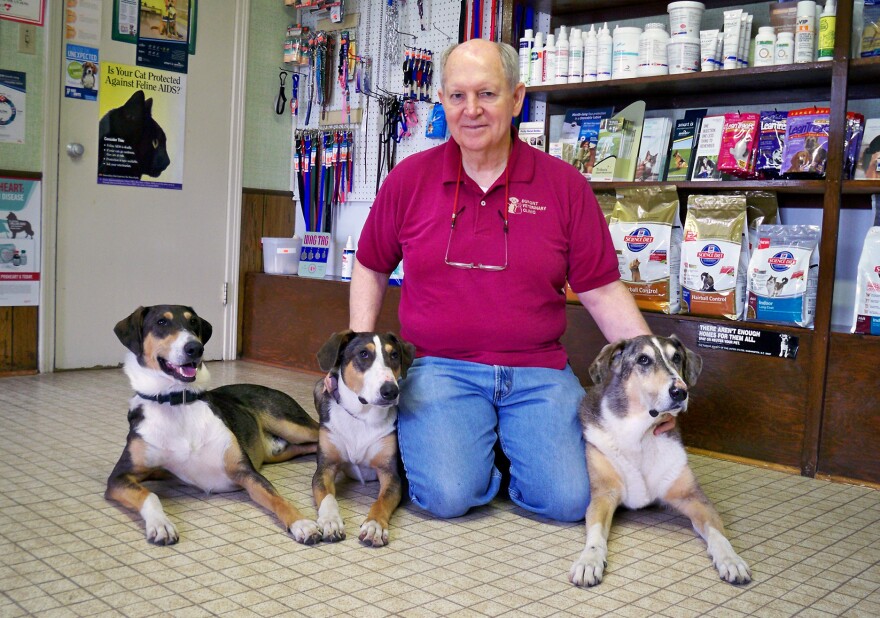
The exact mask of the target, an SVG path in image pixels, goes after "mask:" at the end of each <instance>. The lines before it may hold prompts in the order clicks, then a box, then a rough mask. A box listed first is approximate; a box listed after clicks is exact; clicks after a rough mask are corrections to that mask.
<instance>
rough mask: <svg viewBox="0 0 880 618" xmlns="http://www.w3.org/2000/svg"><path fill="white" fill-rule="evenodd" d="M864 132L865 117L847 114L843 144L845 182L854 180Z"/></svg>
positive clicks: (853, 113)
mask: <svg viewBox="0 0 880 618" xmlns="http://www.w3.org/2000/svg"><path fill="white" fill-rule="evenodd" d="M864 132H865V117H864V116H863V115H862V114H857V113H855V112H847V113H846V134H845V136H844V142H843V178H844V179H845V180H852V179H853V178H855V175H856V167H858V163H859V151H860V150H861V148H862V136H863V135H864Z"/></svg>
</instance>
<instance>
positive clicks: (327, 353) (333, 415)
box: [312, 331, 415, 547]
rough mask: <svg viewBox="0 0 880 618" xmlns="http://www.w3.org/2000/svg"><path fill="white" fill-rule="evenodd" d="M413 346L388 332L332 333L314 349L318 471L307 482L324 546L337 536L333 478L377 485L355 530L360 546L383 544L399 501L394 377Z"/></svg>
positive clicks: (401, 373) (341, 533)
mask: <svg viewBox="0 0 880 618" xmlns="http://www.w3.org/2000/svg"><path fill="white" fill-rule="evenodd" d="M414 355H415V346H413V345H412V344H411V343H407V342H405V341H402V340H401V339H399V338H398V337H396V336H395V335H393V334H392V333H386V334H379V333H355V332H352V331H344V332H340V333H334V334H333V335H332V336H331V337H330V339H329V340H328V341H327V342H326V343H325V344H324V345H323V346H322V347H321V349H320V350H319V352H318V363H319V365H320V366H321V369H322V370H323V371H326V372H328V375H327V377H326V378H324V379H322V380H320V381H319V382H318V383H317V384H316V385H315V407H316V408H317V410H318V415H319V417H320V419H321V428H320V431H319V439H318V469H317V470H316V471H315V476H314V479H313V480H312V492H313V494H314V498H315V507H316V508H317V509H318V522H317V523H318V527H319V528H320V529H321V531H322V533H323V538H324V540H325V541H330V542H335V541H341V540H342V539H344V538H345V524H344V522H343V521H342V517H341V516H340V514H339V506H338V504H337V502H336V483H335V480H336V476H337V474H338V473H339V472H340V471H341V472H344V473H345V474H346V475H347V476H349V477H350V478H353V479H356V480H360V481H361V482H363V481H366V480H375V479H377V478H378V480H379V497H378V498H377V499H376V502H375V503H374V504H373V506H372V507H370V512H369V514H368V515H367V519H366V521H364V523H363V524H362V525H361V528H360V534H359V537H358V538H360V540H361V542H363V543H364V544H366V545H371V546H373V547H381V546H383V545H387V544H388V522H389V520H390V519H391V514H392V513H393V512H394V509H396V508H397V505H398V504H399V503H400V495H401V486H400V475H399V474H398V470H397V433H396V431H395V424H396V421H397V401H398V398H399V396H400V388H399V387H398V384H397V380H398V379H399V378H402V377H405V376H406V370H407V369H408V368H409V367H410V365H412V362H413V357H414Z"/></svg>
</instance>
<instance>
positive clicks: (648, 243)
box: [608, 185, 682, 313]
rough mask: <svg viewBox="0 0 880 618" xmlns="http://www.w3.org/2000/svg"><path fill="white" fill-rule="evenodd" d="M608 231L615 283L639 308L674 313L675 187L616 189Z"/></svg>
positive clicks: (677, 290) (677, 252) (676, 303)
mask: <svg viewBox="0 0 880 618" xmlns="http://www.w3.org/2000/svg"><path fill="white" fill-rule="evenodd" d="M608 229H609V231H610V232H611V239H612V240H613V241H614V249H615V251H616V252H617V264H618V268H619V270H620V278H621V279H622V280H623V282H624V283H625V284H626V287H627V288H629V291H630V292H631V293H632V295H633V296H634V297H635V299H636V303H637V304H638V306H639V308H640V309H643V310H645V311H657V312H660V313H678V308H679V302H680V288H679V284H678V271H679V262H680V258H681V238H682V230H681V217H680V215H679V204H678V192H677V191H676V188H675V186H674V185H658V186H651V187H635V188H626V189H619V190H618V192H617V203H616V204H615V205H614V210H613V211H612V213H611V218H610V220H609V222H608Z"/></svg>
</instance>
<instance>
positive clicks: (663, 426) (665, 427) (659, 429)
mask: <svg viewBox="0 0 880 618" xmlns="http://www.w3.org/2000/svg"><path fill="white" fill-rule="evenodd" d="M673 429H675V417H674V416H673V417H672V418H670V419H669V420H668V421H663V422H662V423H660V424H659V425H657V426H656V427H654V435H655V436H659V435H660V434H661V433H666V432H667V431H672V430H673Z"/></svg>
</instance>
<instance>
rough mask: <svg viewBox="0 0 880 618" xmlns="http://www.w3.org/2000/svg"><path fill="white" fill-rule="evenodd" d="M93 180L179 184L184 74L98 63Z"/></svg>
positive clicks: (167, 186) (164, 185)
mask: <svg viewBox="0 0 880 618" xmlns="http://www.w3.org/2000/svg"><path fill="white" fill-rule="evenodd" d="M101 70H102V71H101V72H102V77H101V97H100V99H99V115H100V118H101V120H100V121H99V123H98V184H107V185H126V186H132V187H153V188H159V189H182V188H183V152H184V133H185V124H186V76H185V75H180V74H178V73H169V72H168V71H159V70H157V69H146V68H144V67H135V66H129V65H124V64H116V63H112V62H105V63H103V64H102V65H101Z"/></svg>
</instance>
